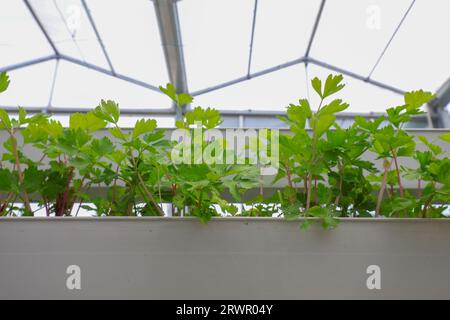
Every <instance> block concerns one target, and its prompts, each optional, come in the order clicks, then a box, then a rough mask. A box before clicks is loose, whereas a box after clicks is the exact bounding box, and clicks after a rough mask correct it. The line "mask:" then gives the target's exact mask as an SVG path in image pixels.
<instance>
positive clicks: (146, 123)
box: [133, 119, 157, 138]
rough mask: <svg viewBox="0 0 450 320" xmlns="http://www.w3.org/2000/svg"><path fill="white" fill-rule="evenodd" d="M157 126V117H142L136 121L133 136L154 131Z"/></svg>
mask: <svg viewBox="0 0 450 320" xmlns="http://www.w3.org/2000/svg"><path fill="white" fill-rule="evenodd" d="M156 127H157V124H156V120H155V119H147V120H146V119H140V120H137V121H136V124H135V125H134V129H133V138H136V137H139V136H140V135H142V134H144V133H147V132H150V131H153V130H155V129H156Z"/></svg>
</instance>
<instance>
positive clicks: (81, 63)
mask: <svg viewBox="0 0 450 320" xmlns="http://www.w3.org/2000/svg"><path fill="white" fill-rule="evenodd" d="M60 59H61V60H64V61H68V62H71V63H74V64H77V65H79V66H82V67H86V68H88V69H92V70H95V71H97V72H100V73H103V74H106V75H108V76H111V77H114V78H117V79H121V80H124V81H128V82H130V83H132V84H135V85H137V86H140V87H144V88H147V89H150V90H153V91H156V92H159V93H160V92H161V91H160V90H159V88H157V87H155V86H153V85H151V84H148V83H146V82H144V81H140V80H137V79H134V78H131V77H128V76H126V75H123V74H120V73H113V72H112V71H111V70H108V69H105V68H102V67H99V66H97V65H95V64H92V63H89V62H85V61H82V60H79V59H75V58H72V57H69V56H66V55H60Z"/></svg>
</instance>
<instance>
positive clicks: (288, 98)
mask: <svg viewBox="0 0 450 320" xmlns="http://www.w3.org/2000/svg"><path fill="white" fill-rule="evenodd" d="M303 97H306V78H305V67H304V65H303V64H299V65H296V66H292V67H289V68H285V69H282V70H278V71H276V72H272V73H268V74H266V75H263V76H260V77H257V78H253V79H251V80H247V81H244V82H240V83H237V84H234V85H232V86H229V87H226V88H223V89H220V90H217V91H212V92H209V93H206V94H202V95H200V96H197V97H195V99H194V103H193V105H201V106H205V107H206V106H211V107H214V108H217V109H222V110H227V109H228V110H248V109H252V110H285V108H286V107H287V106H288V105H289V103H297V102H298V99H300V98H303Z"/></svg>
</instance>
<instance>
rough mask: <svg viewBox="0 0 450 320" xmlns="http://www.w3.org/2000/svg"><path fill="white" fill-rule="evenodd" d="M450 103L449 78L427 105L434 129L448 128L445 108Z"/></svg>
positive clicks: (449, 122) (449, 117) (449, 120)
mask: <svg viewBox="0 0 450 320" xmlns="http://www.w3.org/2000/svg"><path fill="white" fill-rule="evenodd" d="M449 103H450V78H449V79H447V81H446V82H444V84H443V85H442V86H441V87H440V88H439V90H438V91H437V92H436V97H435V98H434V99H433V100H432V101H430V102H429V103H428V110H429V113H430V114H431V115H432V116H434V118H435V119H434V120H435V121H434V122H433V126H434V127H435V128H450V115H449V113H448V110H447V108H446V106H447V105H448V104H449Z"/></svg>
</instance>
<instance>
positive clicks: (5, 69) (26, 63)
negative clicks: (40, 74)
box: [0, 54, 58, 72]
mask: <svg viewBox="0 0 450 320" xmlns="http://www.w3.org/2000/svg"><path fill="white" fill-rule="evenodd" d="M57 58H58V56H56V55H54V54H52V55H49V56H45V57H41V58H37V59H32V60H28V61H24V62H20V63H16V64H11V65H9V66H6V67H0V72H8V71H13V70H17V69H22V68H25V67H29V66H33V65H35V64H39V63H42V62H46V61H50V60H54V59H57Z"/></svg>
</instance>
